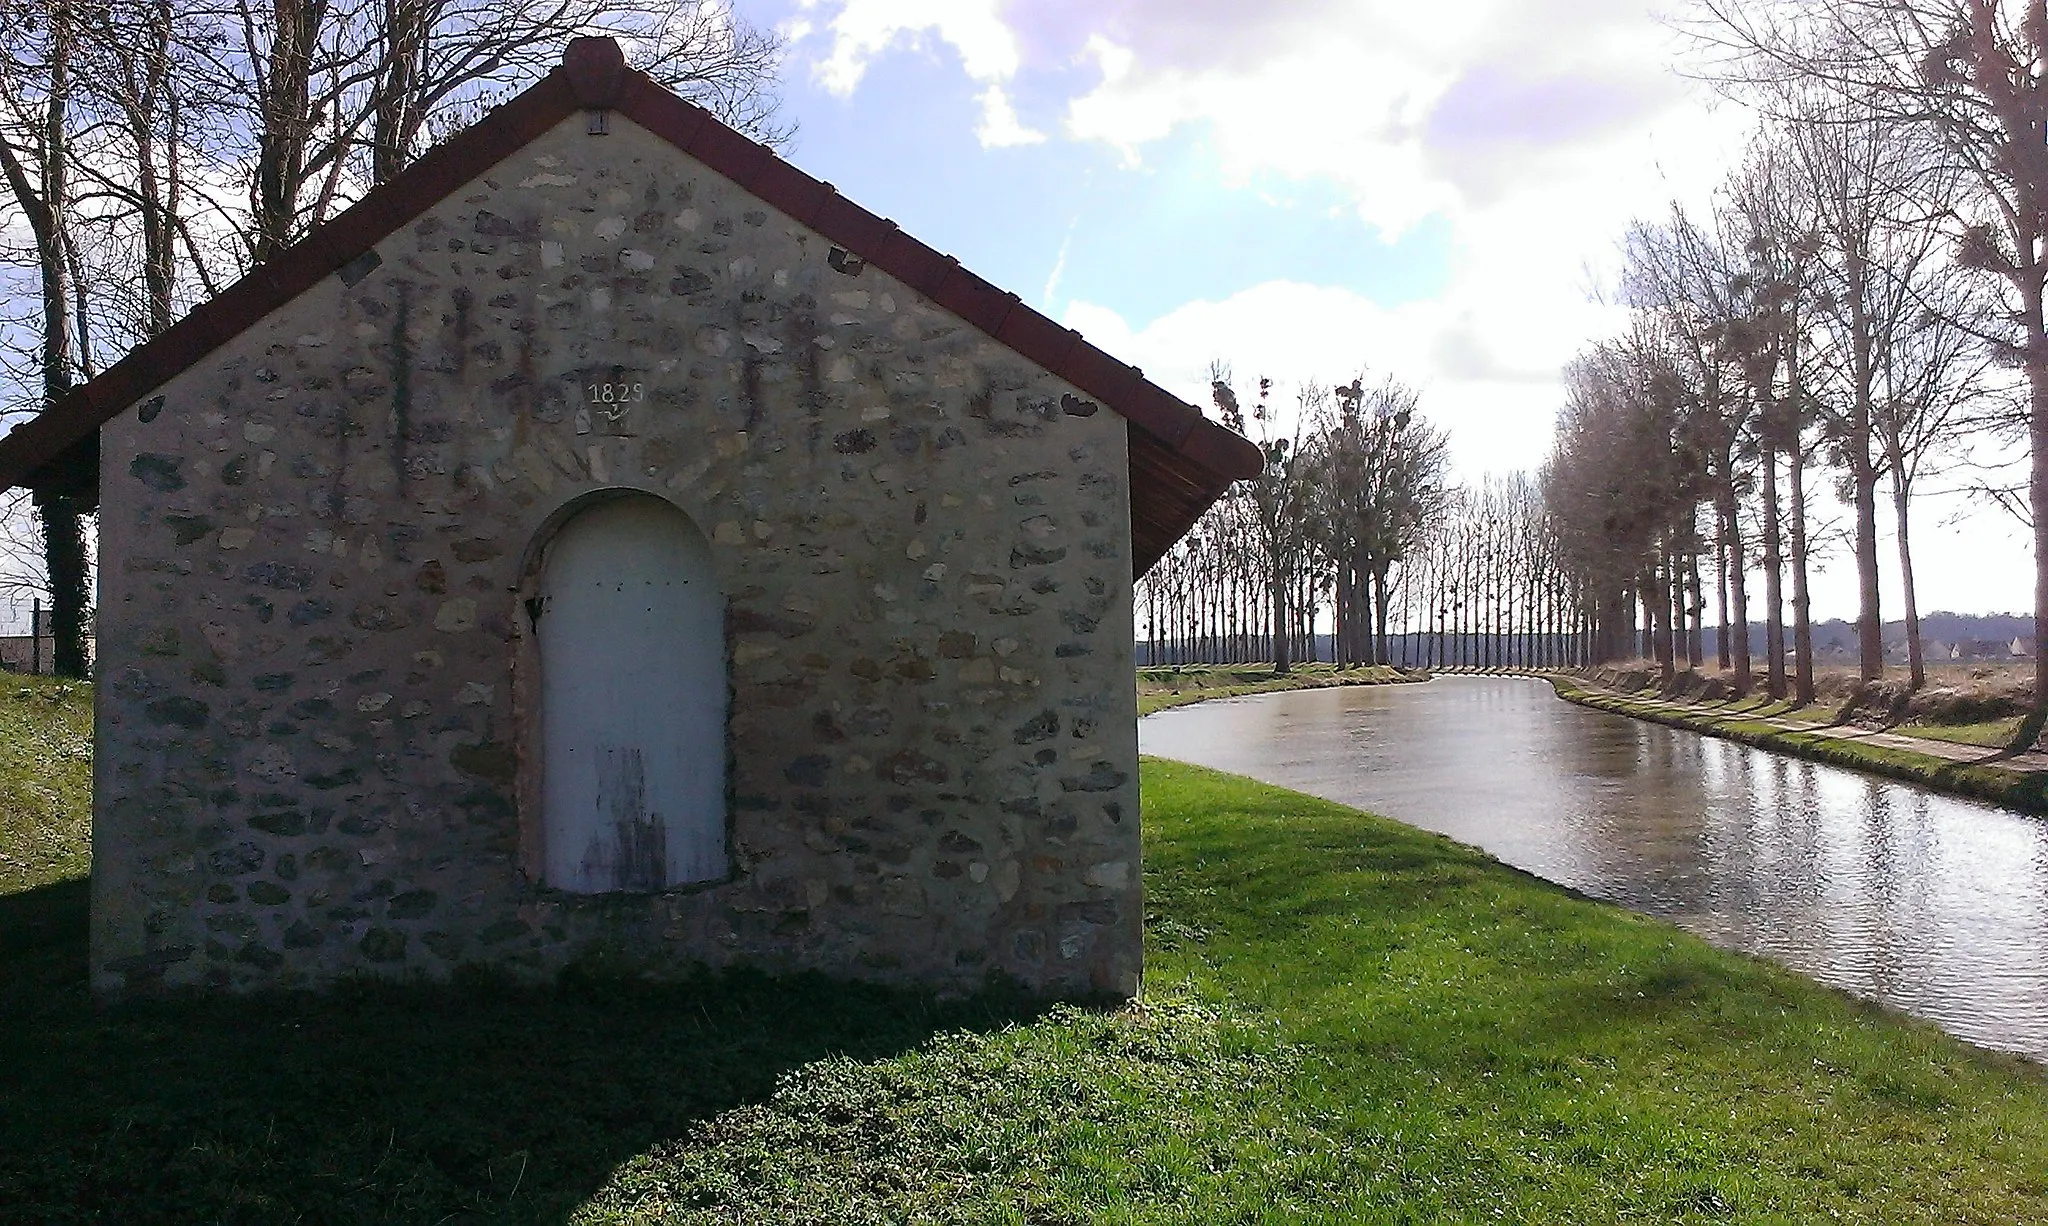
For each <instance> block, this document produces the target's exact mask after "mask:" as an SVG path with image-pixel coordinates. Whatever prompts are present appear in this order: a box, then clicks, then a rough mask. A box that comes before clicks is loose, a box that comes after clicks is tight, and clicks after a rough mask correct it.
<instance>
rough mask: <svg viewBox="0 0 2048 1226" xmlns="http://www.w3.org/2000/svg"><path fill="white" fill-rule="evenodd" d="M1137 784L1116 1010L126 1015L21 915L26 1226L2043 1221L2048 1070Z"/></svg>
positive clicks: (72, 927) (1612, 919)
mask: <svg viewBox="0 0 2048 1226" xmlns="http://www.w3.org/2000/svg"><path fill="white" fill-rule="evenodd" d="M1144 785H1145V812H1144V816H1145V821H1146V823H1147V826H1146V866H1145V870H1146V887H1147V890H1148V892H1149V897H1148V910H1149V912H1150V914H1149V920H1148V938H1147V939H1148V942H1149V948H1148V968H1147V986H1146V991H1145V997H1144V1000H1143V1001H1142V1003H1139V1004H1136V1005H1133V1006H1130V1007H1127V1008H1124V1009H1119V1010H1099V1009H1097V1010H1091V1009H1081V1008H1075V1007H1071V1006H1059V1007H1051V1008H1047V1007H1043V1006H1038V1005H1033V1004H1031V1003H1029V1002H1026V1001H1022V1000H1018V999H1013V998H1005V997H1001V996H986V997H981V998H977V999H971V1000H964V1001H938V1000H934V999H931V998H928V997H925V996H921V995H918V994H915V993H907V992H897V991H890V990H886V989H880V988H871V987H856V986H848V985H844V984H837V983H831V982H827V981H825V980H822V979H798V980H773V979H768V978H765V977H761V976H753V975H727V976H718V977H704V978H700V979H698V980H695V981H691V982H685V983H680V984H672V985H666V986H655V985H647V984H632V983H620V982H616V981H607V980H580V979H571V980H568V981H566V982H564V983H563V984H562V985H560V986H559V987H556V988H553V989H549V990H526V991H520V990H514V989H511V988H509V987H507V986H505V985H503V984H501V983H496V982H493V981H491V980H489V979H485V978H478V979H475V980H473V981H468V982H465V983H462V984H458V985H454V986H449V987H443V988H421V987H413V988H395V987H360V988H357V989H353V990H349V991H344V992H342V993H339V994H337V995H335V996H332V997H327V998H309V997H302V996H267V997H255V998H245V999H229V1000H219V999H216V1000H188V1001H182V1002H171V1003H157V1004H150V1005H138V1006H126V1007H122V1008H118V1009H114V1010H109V1011H98V1010H95V1009H94V1008H93V1007H92V1006H91V1005H90V1004H89V1002H88V1001H87V999H86V997H85V994H84V986H83V978H84V975H83V966H84V940H83V931H84V888H83V885H84V883H83V881H82V880H80V879H78V878H76V877H68V878H64V879H61V880H57V881H55V882H52V883H45V884H40V885H35V886H33V887H32V888H27V889H20V888H15V887H9V888H10V889H12V892H9V893H0V1053H5V1057H4V1058H0V1219H4V1220H8V1221H14V1220H20V1221H33V1222H70V1221H81V1222H82V1221H95V1222H123V1223H128V1222H159V1221H163V1222H169V1221H179V1222H236V1223H239V1222H248V1223H274V1222H308V1223H324V1222H361V1223H393V1222H421V1223H439V1222H451V1223H452V1222H548V1223H559V1222H574V1223H610V1222H706V1223H710V1222H746V1223H799V1222H801V1223H820V1224H823V1223H867V1222H873V1223H881V1222H905V1221H912V1222H999V1223H1025V1222H1030V1223H1041V1222H1042V1223H1077V1224H1078V1223H1092V1222H1186V1223H1203V1224H1206V1223H1222V1222H1297V1221H1327V1222H1386V1223H1437V1222H1502V1221H1506V1222H1528V1223H1566V1222H1571V1223H1581V1222H1653V1223H1675V1222H1788V1223H1791V1222H1813V1221H1830V1220H1841V1221H1861V1222H1872V1223H1887V1224H1889V1223H1909V1222H1929V1223H1932V1222H1942V1223H1953V1222H1985V1223H1992V1222H1999V1223H2010V1222H2024V1221H2041V1220H2048V1079H2044V1077H2043V1076H2042V1074H2041V1073H2040V1071H2039V1070H2038V1069H2036V1068H2034V1067H2031V1066H2025V1065H2022V1064H2021V1063H2019V1062H2017V1061H2013V1060H2008V1059H2004V1058H2001V1057H1995V1056H1990V1055H1986V1054H1983V1053H1980V1052H1977V1051H1975V1050H1973V1049H1970V1048H1968V1047H1965V1046H1964V1045H1962V1044H1960V1043H1957V1042H1954V1041H1952V1040H1950V1039H1948V1038H1946V1037H1945V1036H1943V1035H1941V1034H1940V1033H1939V1032H1937V1031H1935V1030H1933V1029H1932V1028H1931V1027H1927V1026H1924V1025H1920V1024H1917V1023H1911V1022H1907V1021H1903V1020H1900V1019H1898V1018H1896V1017H1894V1016H1891V1015H1887V1014H1885V1013H1883V1012H1881V1011H1879V1010H1877V1009H1874V1008H1871V1007H1867V1006H1864V1005H1861V1004H1858V1003H1856V1002H1854V1001H1851V1000H1849V999H1848V998H1846V997H1843V996H1841V995H1839V994H1837V993H1834V992H1831V991H1828V990H1825V989H1822V988H1819V987H1816V986H1814V985H1812V984H1811V983H1809V982H1807V981H1806V980H1803V979H1801V978H1799V977H1798V976H1796V975H1793V974H1791V973H1789V972H1786V971H1782V970H1779V969H1777V968H1775V967H1773V966H1770V965H1767V964H1764V963H1760V962H1756V961H1752V960H1749V959H1745V958H1740V957H1735V956H1732V955H1728V954H1724V953H1720V952H1718V951H1716V950H1713V949H1712V948H1710V947H1708V946H1706V945H1705V944H1703V943H1701V942H1699V941H1697V940H1694V939H1693V938H1691V937H1688V936H1685V935H1683V934H1681V933H1679V932H1677V931H1676V930H1674V929H1672V928H1671V927H1669V926H1668V925H1665V924H1662V923H1659V922H1656V921H1653V920H1648V919H1643V918H1639V917H1636V916H1633V915H1630V914H1628V913H1625V912H1622V911H1618V910H1615V909H1613V908H1611V907H1606V906H1602V905H1599V904H1595V903H1592V902H1588V901H1585V900H1583V899H1581V898H1578V897H1576V896H1574V895H1572V894H1570V893H1569V892H1567V891H1565V890H1562V889H1558V888H1556V887H1553V886H1550V885H1547V884H1545V883H1542V882H1540V881H1536V880H1534V879H1532V878H1530V877H1528V876H1526V875H1524V874H1521V873H1518V872H1516V871H1514V870H1511V869H1508V868H1505V867H1503V866H1501V865H1500V864H1498V863H1497V862H1495V861H1493V860H1491V859H1489V858H1488V857H1486V856H1484V855H1483V854H1481V853H1479V852H1476V851H1473V850H1470V849H1467V848H1464V847H1461V846H1458V845H1456V844H1453V843H1450V842H1448V841H1446V840H1444V839H1441V838H1438V837H1436V836H1433V835H1428V834H1423V833H1420V832H1418V831H1415V830H1413V829H1410V828H1408V827H1405V826H1401V825H1398V824H1396V823H1392V822H1387V821H1383V820H1381V819H1378V818H1374V817H1369V816H1366V815H1363V814H1360V813H1358V812H1356V811H1354V810H1350V809H1346V808H1342V807H1340V806H1337V805H1333V804H1328V803H1325V802H1322V801H1318V800H1313V799H1310V798H1308V797H1304V796H1300V795H1297V794H1294V793H1290V792H1285V791H1281V790H1278V789H1275V788H1269V787H1264V786H1261V785H1258V784H1254V783H1251V782H1248V781H1246V780H1242V779H1236V778H1232V777H1230V776H1226V775H1219V774H1215V773H1213V772H1209V771H1204V770H1200V769H1196V768H1193V767H1186V766H1180V765H1177V764H1173V763H1167V762H1160V761H1152V762H1148V763H1147V764H1146V766H1145V777H1144ZM10 829H12V828H10Z"/></svg>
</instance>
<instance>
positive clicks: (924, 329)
mask: <svg viewBox="0 0 2048 1226" xmlns="http://www.w3.org/2000/svg"><path fill="white" fill-rule="evenodd" d="M611 128H612V132H611V134H609V135H601V136H600V135H590V134H587V133H586V131H585V123H584V121H583V119H582V118H581V117H578V118H577V119H575V120H573V121H571V122H568V123H565V124H563V125H562V126H560V127H559V128H557V129H556V130H554V131H553V132H551V133H549V134H547V135H545V136H543V137H542V138H540V139H539V140H537V141H536V142H534V143H533V144H532V145H530V146H528V147H527V148H526V149H525V150H524V151H522V152H521V153H520V154H518V155H515V156H514V157H513V158H511V159H509V160H508V161H506V162H505V163H503V164H501V165H499V166H498V167H496V168H495V169H494V170H493V171H492V172H491V173H489V174H487V175H486V176H484V177H483V178H481V179H479V180H477V181H475V182H473V183H472V184H470V185H469V186H468V187H466V188H465V189H464V190H462V191H460V192H458V193H456V194H454V195H452V196H450V197H449V198H448V199H446V200H444V201H443V202H442V203H441V204H440V205H439V206H437V207H436V208H435V209H433V210H432V211H431V212H429V213H428V214H426V215H424V216H423V217H421V218H419V219H417V220H416V221H415V222H414V223H413V224H410V225H408V226H406V227H404V228H403V229H401V230H400V231H398V232H397V233H395V234H393V235H392V236H391V237H389V238H387V239H386V240H385V241H384V242H383V243H382V244H380V245H379V247H378V249H377V253H376V255H377V259H378V263H377V266H376V267H374V268H370V269H368V271H367V273H366V274H365V272H364V268H365V266H366V265H367V264H369V263H370V261H369V260H360V261H357V263H356V264H354V265H352V266H350V267H349V268H348V269H345V270H344V274H345V275H346V277H353V278H358V279H356V280H355V283H354V284H352V285H350V284H345V283H344V279H345V278H344V275H337V276H336V277H332V278H329V279H328V280H327V281H326V282H323V283H322V285H321V286H320V287H318V288H316V289H315V290H313V291H310V292H308V293H306V294H304V295H302V296H301V297H300V298H299V299H297V300H295V301H294V302H292V303H291V304H289V305H288V306H287V307H285V308H283V309H282V310H280V311H278V312H276V313H275V314H273V315H272V316H271V317H269V318H268V319H266V320H265V321H264V322H262V323H261V324H259V325H258V326H256V327H255V328H253V329H252V330H250V331H249V332H248V333H245V334H244V335H242V336H241V337H239V338H237V339H235V340H234V341H232V342H231V343H229V344H228V345H226V346H225V347H223V348H221V349H220V350H218V351H216V352H215V353H214V354H213V355H212V356H210V357H209V358H207V359H205V360H203V361H201V362H200V363H198V364H197V365H196V366H194V367H193V368H192V369H190V370H188V371H187V372H185V373H184V374H182V375H181V376H179V377H178V378H177V379H175V380H174V381H173V382H171V383H170V384H169V385H167V386H166V387H163V388H161V389H158V391H159V394H156V395H152V396H151V397H149V398H148V399H147V400H145V401H144V402H143V403H141V404H140V405H138V406H136V407H134V408H131V409H130V410H129V411H128V412H126V413H125V414H123V415H122V416H121V417H120V418H118V419H116V420H115V421H114V422H112V423H110V424H109V425H108V426H107V427H106V429H105V432H104V434H103V455H104V457H105V458H104V461H103V464H104V468H103V473H102V482H101V484H102V491H103V493H102V496H103V508H102V515H101V541H102V546H101V547H102V577H101V593H100V608H99V615H98V624H97V631H98V635H99V646H100V659H101V670H100V671H101V677H102V680H101V684H100V686H99V687H98V702H99V710H98V741H99V750H98V762H97V768H96V769H97V778H96V791H95V795H96V800H95V806H96V812H95V829H94V857H95V861H94V875H93V887H94V895H93V920H92V924H93V941H92V979H93V983H94V985H95V988H96V989H97V990H98V991H100V992H101V993H102V994H121V993H148V992H154V991H161V990H164V989H167V988H176V987H181V986H205V987H216V988H219V987H226V988H235V989H240V988H247V987H254V986H264V985H286V986H294V985H313V984H318V983H321V982H325V981H329V980H332V979H334V978H335V977H337V976H342V975H347V974H354V973H370V974H391V975H408V974H424V975H426V976H430V977H431V976H440V975H443V974H446V973H447V972H448V971H449V970H450V969H452V968H453V967H455V966H457V965H459V964H462V963H466V962H481V963H490V964H495V965H499V966H503V967H506V968H510V969H511V970H513V971H514V972H515V973H519V974H525V975H533V976H540V975H546V974H551V973H553V972H554V971H556V970H558V969H559V968H561V967H562V966H564V965H566V964H568V963H571V962H573V961H578V960H601V961H604V962H606V963H608V964H612V965H617V966H621V967H627V968H636V969H644V970H651V971H655V972H657V973H658V972H660V971H663V970H670V971H674V970H680V969H682V968H685V967H688V966H690V965H692V964H710V965H723V964H728V963H735V962H746V963H750V964H753V965H758V966H765V967H767V968H769V969H780V970H789V969H800V968H816V969H822V970H825V971H828V972H831V973H835V974H843V975H849V976H854V977H862V978H871V979H881V980H890V981H919V982H927V983H938V984H942V985H953V986H962V987H965V986H971V985H973V984H975V983H978V982H981V981H983V980H984V979H985V978H986V977H988V976H989V975H991V974H1002V975H1007V976H1011V977H1014V978H1016V979H1018V980H1021V981H1023V982H1024V983H1026V984H1029V985H1032V986H1034V987H1037V988H1039V989H1042V990H1047V991H1052V992H1061V993H1074V992H1111V993H1129V992H1132V991H1134V990H1135V988H1136V983H1137V976H1138V971H1139V936H1140V914H1141V913H1140V900H1139V892H1138V891H1139V886H1138V869H1139V837H1138V789H1137V766H1136V762H1137V747H1136V734H1135V721H1136V711H1135V705H1134V697H1133V694H1132V685H1131V665H1132V659H1131V644H1132V640H1133V634H1132V625H1131V561H1130V556H1129V550H1130V522H1129V503H1128V491H1127V489H1126V484H1127V480H1128V477H1127V457H1126V452H1125V433H1124V423H1123V421H1122V419H1121V418H1119V417H1117V416H1116V415H1115V414H1114V413H1113V412H1111V411H1109V410H1108V409H1106V408H1101V409H1098V407H1097V406H1096V405H1094V404H1092V403H1090V402H1088V401H1087V400H1085V399H1084V398H1082V397H1081V396H1079V395H1078V394H1077V393H1076V392H1075V390H1074V389H1073V388H1071V387H1069V386H1067V385H1065V384H1063V383H1061V382H1059V381H1058V380H1055V379H1053V378H1051V377H1049V376H1048V375H1046V374H1045V373H1044V372H1043V371H1041V370H1039V369H1037V368H1036V367H1034V366H1032V365H1030V364H1029V363H1027V362H1025V361H1024V360H1023V359H1021V358H1019V357H1018V356H1016V355H1015V354H1014V353H1012V352H1011V351H1009V350H1008V349H1006V348H1004V347H1002V346H1000V345H997V344H996V343H995V342H993V341H991V340H990V339H988V338H987V337H986V336H984V335H983V334H981V333H980V332H978V331H975V330H974V329H972V328H969V327H967V326H965V325H962V324H961V323H960V322H959V321H958V320H956V319H954V318H952V317H950V316H948V315H946V314H945V313H944V312H942V311H940V310H938V309H937V308H935V307H933V306H931V305H930V304H929V303H927V302H924V301H922V300H921V299H920V298H919V297H918V296H917V295H916V294H915V293H913V292H911V291H908V290H906V289H905V288H904V287H903V286H902V285H901V284H900V283H896V282H894V281H892V280H891V279H890V278H888V277H886V276H884V275H883V274H881V273H880V272H878V271H876V270H874V269H863V268H861V266H860V265H859V262H858V261H857V260H852V259H849V258H846V257H845V256H844V254H843V253H834V252H833V250H832V249H831V248H830V246H829V245H828V244H826V243H825V242H824V241H823V240H822V239H820V238H819V237H818V236H817V235H815V234H812V233H810V232H808V231H806V230H804V229H803V228H802V227H800V226H798V225H796V224H795V223H793V222H791V221H790V220H789V219H788V218H786V217H785V216H783V215H781V214H778V213H775V212H773V211H771V210H769V209H767V208H766V207H765V206H763V205H762V204H761V203H760V202H759V201H757V200H755V199H754V198H752V197H750V196H748V195H746V194H745V193H743V192H741V191H740V190H739V189H738V188H736V187H735V186H734V185H732V184H731V183H729V182H727V181H726V180H724V179H722V178H720V177H719V176H717V175H715V174H713V173H711V172H709V171H707V170H705V169H703V168H702V167H701V166H699V165H697V164H696V163H694V162H692V161H691V160H690V159H688V158H687V157H686V156H685V155H683V154H682V153H680V152H678V151H676V150H675V149H674V148H672V147H671V146H669V145H668V144H666V143H665V142H662V141H660V140H659V139H658V138H655V137H653V136H652V135H650V134H648V133H646V132H645V131H643V130H641V129H639V128H637V127H635V126H634V125H632V124H631V123H629V122H626V121H624V120H623V119H621V118H619V117H616V116H614V117H613V121H612V124H611ZM593 384H596V385H604V384H611V385H615V386H617V385H624V386H626V387H628V388H635V387H637V388H640V389H642V390H641V392H640V393H639V394H640V395H641V396H644V399H634V398H633V397H634V393H632V392H630V391H629V392H628V393H627V397H628V401H629V403H627V404H624V405H619V404H604V403H597V404H593V403H591V399H592V394H591V391H590V388H591V386H592V385H593ZM599 398H600V400H601V399H602V398H603V394H602V392H600V393H599ZM606 489H638V490H644V491H647V492H649V493H653V494H656V495H659V496H661V497H664V498H667V499H669V500H670V501H672V502H673V503H675V504H676V505H677V506H679V507H680V508H682V509H683V510H684V511H685V512H687V513H688V514H689V515H690V516H691V517H692V518H693V519H694V520H695V521H696V522H697V524H698V525H699V527H700V528H702V530H703V531H704V533H705V535H706V536H707V537H708V538H709V539H710V540H711V542H712V549H713V552H714V554H715V557H716V560H717V565H718V567H719V570H720V574H721V578H722V582H723V584H724V587H725V593H726V596H727V599H728V602H729V612H728V626H729V633H728V650H729V656H730V659H729V670H730V676H731V682H732V687H733V690H732V700H731V701H732V719H731V727H730V742H731V755H732V756H731V772H730V773H731V814H730V846H731V849H732V856H733V874H732V876H731V878H730V879H729V880H727V881H725V882H721V883H715V884H712V885H708V886H703V887H698V888H693V889H682V890H676V891H671V892H667V893H662V894H651V895H604V896H594V897H593V896H576V895H568V894H563V893H560V892H557V891H552V890H548V889H545V888H542V887H541V886H540V885H538V884H537V880H538V865H539V863H540V857H539V852H540V828H539V817H538V813H537V811H536V805H535V798H536V797H537V795H538V793H537V791H536V789H535V786H534V780H533V776H532V771H531V766H530V764H531V762H532V760H533V757H534V746H533V738H534V728H535V725H536V722H537V720H536V713H535V712H533V711H531V710H529V709H527V708H528V706H529V705H530V702H531V701H532V699H531V697H530V695H531V694H532V693H536V692H537V686H536V685H535V684H534V678H533V669H534V660H533V652H534V648H533V645H532V642H531V634H532V629H531V627H530V626H529V625H528V624H527V621H526V616H525V614H524V612H523V605H522V602H523V600H524V598H525V596H526V595H529V594H530V593H531V590H532V584H533V582H534V578H535V573H536V570H537V564H538V558H539V552H540V548H541V545H542V544H543V543H544V540H545V535H546V533H547V532H548V531H550V530H551V529H552V527H554V526H557V525H558V524H559V522H560V521H561V520H563V519H564V518H565V517H566V515H567V514H568V513H569V512H570V511H571V510H573V509H574V506H575V504H577V502H578V500H579V499H581V498H583V497H585V496H586V495H590V494H592V493H593V492H596V491H602V490H606Z"/></svg>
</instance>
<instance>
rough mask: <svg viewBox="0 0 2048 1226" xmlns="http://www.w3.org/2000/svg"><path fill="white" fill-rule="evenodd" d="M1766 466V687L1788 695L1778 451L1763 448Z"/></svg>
mask: <svg viewBox="0 0 2048 1226" xmlns="http://www.w3.org/2000/svg"><path fill="white" fill-rule="evenodd" d="M1762 459H1763V466H1764V524H1763V532H1764V601H1765V603H1766V605H1767V606H1768V607H1767V608H1766V609H1765V611H1764V656H1765V663H1766V665H1767V671H1766V673H1765V677H1766V680H1765V683H1764V684H1765V687H1766V688H1767V689H1768V690H1769V692H1770V695H1771V697H1773V698H1783V697H1784V696H1785V555H1784V553H1783V552H1782V550H1781V543H1782V538H1781V537H1780V535H1779V525H1778V453H1777V450H1776V449H1775V448H1772V447H1765V448H1764V449H1763V457H1762Z"/></svg>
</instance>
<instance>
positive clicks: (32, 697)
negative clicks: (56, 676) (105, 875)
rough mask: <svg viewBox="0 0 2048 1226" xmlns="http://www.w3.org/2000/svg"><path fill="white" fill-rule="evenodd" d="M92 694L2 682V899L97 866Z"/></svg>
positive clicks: (36, 681) (45, 683)
mask: <svg viewBox="0 0 2048 1226" xmlns="http://www.w3.org/2000/svg"><path fill="white" fill-rule="evenodd" d="M91 797H92V687H91V686H89V685H81V684H78V683H76V682H63V681H52V680H51V679H50V678H47V677H16V676H7V675H0V894H8V893H13V892H16V891H19V890H25V889H27V888H29V887H30V886H37V885H42V884H43V883H45V882H50V881H59V880H63V879H65V878H69V877H82V876H84V875H85V873H86V871H87V869H88V868H89V867H90V864H91V844H92V816H91Z"/></svg>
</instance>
